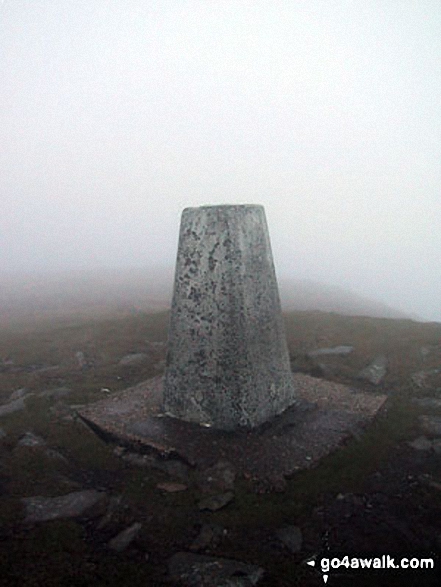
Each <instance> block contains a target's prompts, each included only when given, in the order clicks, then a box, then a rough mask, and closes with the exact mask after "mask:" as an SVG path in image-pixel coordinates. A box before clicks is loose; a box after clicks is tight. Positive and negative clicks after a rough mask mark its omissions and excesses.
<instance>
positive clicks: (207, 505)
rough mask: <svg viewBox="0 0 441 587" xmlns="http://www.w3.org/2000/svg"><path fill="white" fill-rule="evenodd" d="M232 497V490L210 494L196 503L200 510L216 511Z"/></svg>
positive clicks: (230, 500) (231, 499) (229, 501)
mask: <svg viewBox="0 0 441 587" xmlns="http://www.w3.org/2000/svg"><path fill="white" fill-rule="evenodd" d="M233 499H234V493H233V492H232V491H227V492H226V493H219V494H218V495H210V496H209V497H205V498H204V499H201V501H200V502H199V504H198V507H199V509H200V510H201V511H203V510H209V511H210V512H216V511H217V510H220V509H222V508H223V507H225V506H226V505H228V504H229V503H231V502H232V501H233Z"/></svg>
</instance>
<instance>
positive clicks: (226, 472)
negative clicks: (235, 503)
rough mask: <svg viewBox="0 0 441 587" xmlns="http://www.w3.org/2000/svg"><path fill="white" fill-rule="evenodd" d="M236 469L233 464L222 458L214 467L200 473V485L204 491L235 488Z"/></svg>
mask: <svg viewBox="0 0 441 587" xmlns="http://www.w3.org/2000/svg"><path fill="white" fill-rule="evenodd" d="M235 479H236V471H235V468H234V467H233V465H232V464H231V463H230V462H228V461H225V460H220V461H218V462H217V463H216V464H214V465H213V466H212V467H208V468H206V469H204V470H203V471H201V473H200V474H199V479H198V485H199V487H200V488H201V489H202V491H207V492H211V493H213V491H228V490H232V489H234V481H235Z"/></svg>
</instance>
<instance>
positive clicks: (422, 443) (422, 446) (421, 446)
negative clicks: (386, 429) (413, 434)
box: [407, 436, 432, 450]
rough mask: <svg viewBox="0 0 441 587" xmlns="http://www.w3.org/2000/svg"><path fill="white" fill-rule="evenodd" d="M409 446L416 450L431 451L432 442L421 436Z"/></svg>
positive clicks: (409, 443)
mask: <svg viewBox="0 0 441 587" xmlns="http://www.w3.org/2000/svg"><path fill="white" fill-rule="evenodd" d="M407 444H408V445H409V446H410V447H411V448H414V449H415V450H430V449H431V448H432V441H431V440H429V439H428V438H426V436H419V437H418V438H415V440H412V441H411V442H408V443H407Z"/></svg>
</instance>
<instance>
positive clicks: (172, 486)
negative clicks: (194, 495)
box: [156, 481, 188, 493]
mask: <svg viewBox="0 0 441 587" xmlns="http://www.w3.org/2000/svg"><path fill="white" fill-rule="evenodd" d="M156 487H157V488H158V489H162V491H165V492H166V493H178V492H180V491H185V490H186V489H188V487H187V485H184V483H172V482H167V481H164V482H163V483H158V484H157V485H156Z"/></svg>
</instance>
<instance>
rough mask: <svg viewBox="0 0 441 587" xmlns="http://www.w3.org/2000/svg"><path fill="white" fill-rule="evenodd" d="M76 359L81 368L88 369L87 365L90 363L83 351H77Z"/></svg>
mask: <svg viewBox="0 0 441 587" xmlns="http://www.w3.org/2000/svg"><path fill="white" fill-rule="evenodd" d="M75 359H76V361H77V363H78V367H79V368H80V369H87V367H88V366H89V363H88V362H87V361H86V357H85V356H84V353H83V351H77V352H76V353H75Z"/></svg>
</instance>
